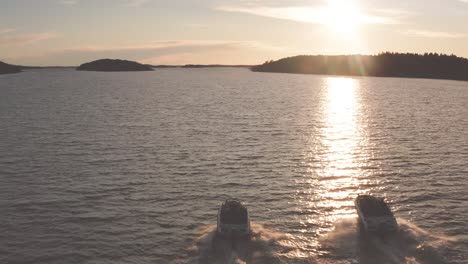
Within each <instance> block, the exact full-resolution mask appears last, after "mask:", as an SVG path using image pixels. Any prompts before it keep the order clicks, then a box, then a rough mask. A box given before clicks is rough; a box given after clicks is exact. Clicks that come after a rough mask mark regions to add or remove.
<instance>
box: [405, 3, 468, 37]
mask: <svg viewBox="0 0 468 264" xmlns="http://www.w3.org/2000/svg"><path fill="white" fill-rule="evenodd" d="M467 1H468V0H467ZM405 34H406V35H409V36H414V37H424V38H449V39H455V38H466V37H468V35H467V34H462V33H454V32H442V31H427V30H408V31H406V32H405Z"/></svg>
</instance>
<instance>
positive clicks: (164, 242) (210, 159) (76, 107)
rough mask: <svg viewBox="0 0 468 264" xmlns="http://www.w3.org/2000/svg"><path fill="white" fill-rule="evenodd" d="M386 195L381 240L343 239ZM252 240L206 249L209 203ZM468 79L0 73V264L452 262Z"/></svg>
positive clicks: (466, 208)
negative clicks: (389, 229)
mask: <svg viewBox="0 0 468 264" xmlns="http://www.w3.org/2000/svg"><path fill="white" fill-rule="evenodd" d="M365 193H369V194H373V195H377V196H382V197H385V199H386V200H387V201H388V202H389V204H390V205H391V207H392V209H393V211H394V213H395V216H396V217H397V220H398V222H399V227H400V228H399V231H398V233H397V234H396V235H395V236H394V237H392V238H391V239H377V238H373V237H366V236H364V235H363V234H362V233H360V232H359V230H358V228H357V224H356V223H357V219H356V217H357V215H356V212H355V209H354V207H353V200H354V198H355V197H356V196H357V195H358V194H365ZM229 197H236V198H239V199H241V200H242V201H243V202H244V203H245V204H246V206H247V207H248V209H249V212H250V216H251V220H252V225H253V238H252V240H251V241H249V242H245V243H237V244H232V245H231V244H226V245H221V247H222V248H223V249H222V250H217V249H216V248H219V246H218V247H216V246H214V245H213V243H212V237H213V235H214V232H213V230H214V228H215V224H216V214H217V209H218V208H219V206H220V204H221V203H222V201H223V200H224V199H226V198H229ZM467 259H468V82H457V81H444V80H423V79H396V78H366V77H357V78H354V77H332V76H318V75H296V74H270V73H253V72H250V71H249V70H247V69H239V68H223V69H215V68H214V69H158V70H155V71H154V72H138V73H94V72H76V71H73V70H34V71H27V72H24V73H21V74H16V75H3V76H0V263H8V264H13V263H18V264H19V263H34V264H41V263H44V264H55V263H57V264H63V263H67V264H74V263H98V264H100V263H116V264H117V263H122V264H123V263H139V264H146V263H155V264H159V263H162V264H165V263H170V264H172V263H177V264H179V263H194V264H195V263H314V264H315V263H320V264H321V263H361V264H364V263H365V264H377V263H405V262H406V263H431V264H432V263H437V264H439V263H467Z"/></svg>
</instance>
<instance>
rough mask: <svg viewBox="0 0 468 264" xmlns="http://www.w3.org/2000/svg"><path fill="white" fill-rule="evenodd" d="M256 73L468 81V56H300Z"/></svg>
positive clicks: (255, 68) (272, 63) (262, 67)
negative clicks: (467, 57)
mask: <svg viewBox="0 0 468 264" xmlns="http://www.w3.org/2000/svg"><path fill="white" fill-rule="evenodd" d="M251 70H252V71H254V72H271V73H297V74H318V75H334V76H337V75H338V76H369V77H395V78H422V79H443V80H457V81H468V59H466V58H461V57H457V56H455V55H450V56H449V55H443V54H442V55H441V54H436V53H426V54H424V55H419V54H412V53H406V54H403V53H382V54H379V55H338V56H324V55H316V56H313V55H300V56H295V57H288V58H284V59H280V60H277V61H267V62H265V63H264V64H262V65H257V66H253V67H252V68H251Z"/></svg>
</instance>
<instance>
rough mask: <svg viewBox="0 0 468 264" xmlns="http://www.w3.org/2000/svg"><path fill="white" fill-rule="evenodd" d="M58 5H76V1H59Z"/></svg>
mask: <svg viewBox="0 0 468 264" xmlns="http://www.w3.org/2000/svg"><path fill="white" fill-rule="evenodd" d="M58 3H59V4H61V5H76V4H77V3H78V0H60V1H58Z"/></svg>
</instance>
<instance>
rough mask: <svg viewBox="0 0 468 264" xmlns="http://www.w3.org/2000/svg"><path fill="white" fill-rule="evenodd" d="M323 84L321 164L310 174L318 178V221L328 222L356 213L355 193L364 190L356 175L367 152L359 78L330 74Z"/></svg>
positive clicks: (316, 198) (316, 203) (316, 200)
mask: <svg viewBox="0 0 468 264" xmlns="http://www.w3.org/2000/svg"><path fill="white" fill-rule="evenodd" d="M324 85H325V90H324V91H325V94H324V105H323V107H322V115H323V123H322V126H321V129H320V134H321V135H320V142H319V149H320V151H318V153H316V158H317V160H318V161H319V163H320V166H318V167H317V168H316V169H315V170H314V171H313V175H312V177H315V178H317V185H316V188H317V186H318V188H317V189H316V190H315V199H313V200H315V201H314V202H315V207H316V208H317V209H318V210H320V212H321V213H320V217H319V218H320V219H319V221H322V223H327V225H326V226H328V225H331V224H332V223H333V222H335V220H336V219H339V218H346V217H353V216H355V211H354V208H353V200H354V197H355V196H356V195H357V194H358V193H361V192H363V191H365V190H363V188H361V187H360V185H361V184H362V182H363V180H362V179H361V178H360V177H359V176H360V175H361V173H363V172H362V170H361V168H362V166H363V165H364V164H363V163H365V162H366V161H365V160H366V159H365V156H366V154H365V153H364V152H365V150H364V149H363V148H362V147H361V144H362V142H363V140H365V137H364V136H363V133H362V128H361V124H360V119H359V112H360V109H359V108H360V98H359V96H360V94H359V89H360V83H359V80H357V79H353V78H341V77H330V78H327V79H326V80H325V83H324ZM363 157H364V158H363ZM321 228H322V229H324V230H326V229H327V228H326V227H324V226H321ZM319 231H320V230H319Z"/></svg>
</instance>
